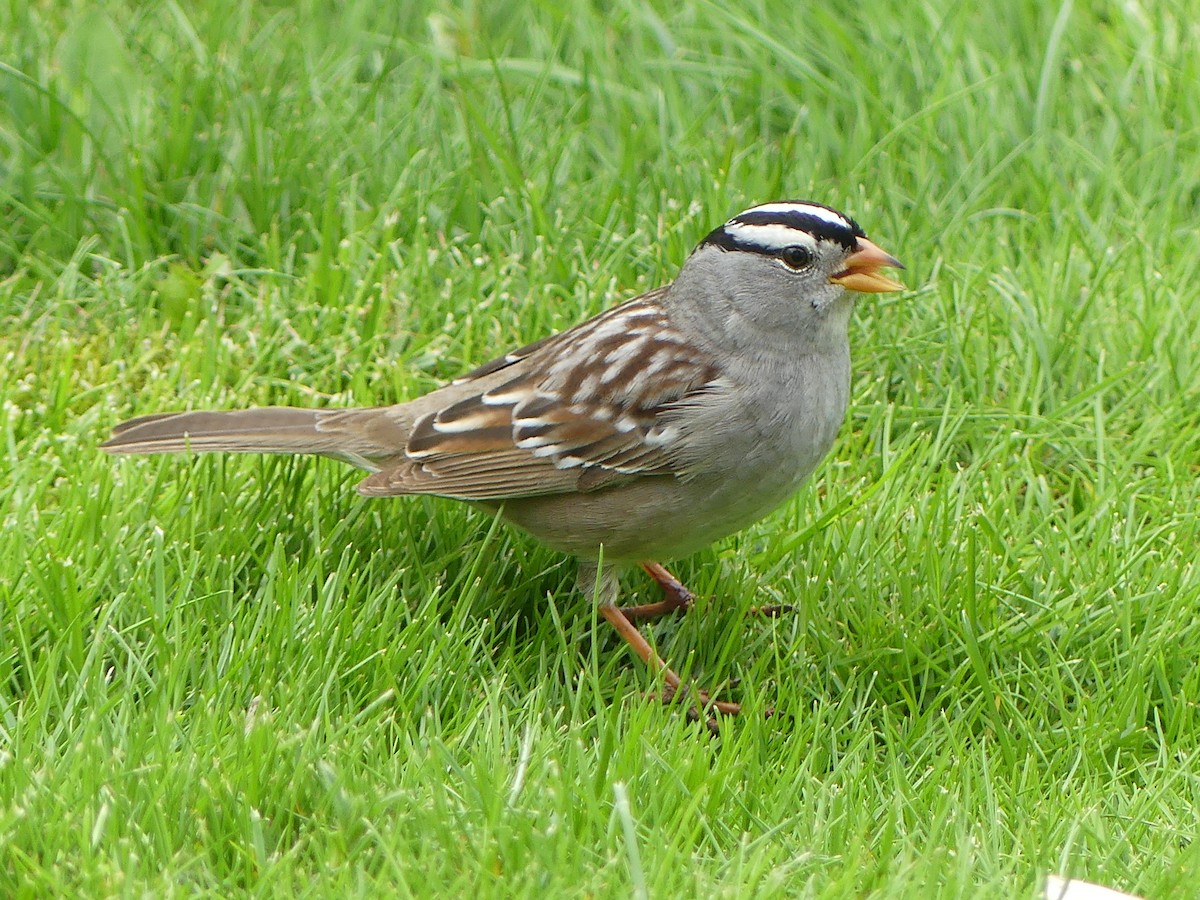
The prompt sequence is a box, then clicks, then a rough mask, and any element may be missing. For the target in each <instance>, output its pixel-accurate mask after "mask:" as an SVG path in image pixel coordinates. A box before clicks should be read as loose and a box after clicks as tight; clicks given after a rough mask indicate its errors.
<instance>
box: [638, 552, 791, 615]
mask: <svg viewBox="0 0 1200 900" xmlns="http://www.w3.org/2000/svg"><path fill="white" fill-rule="evenodd" d="M642 568H643V569H644V570H645V572H646V574H647V575H649V576H650V577H651V578H653V579H654V583H655V584H657V585H658V586H659V587H660V588H662V592H663V598H662V600H660V601H659V602H658V603H644V604H642V605H641V606H622V607H621V612H623V613H624V614H625V618H627V619H628V620H629V621H631V622H642V621H645V620H647V619H657V618H659V617H660V616H665V615H667V614H669V613H673V612H681V613H682V612H687V611H688V610H689V609H691V608H692V604H693V603H695V601H696V595H695V594H693V593H692V592H691V591H689V590H688V589H687V588H686V587H684V586H683V582H682V581H680V580H679V579H678V578H676V577H675V576H674V575H672V574H671V573H670V572H669V571H667V568H666V566H662V565H660V564H658V563H656V562H649V561H647V562H644V563H642ZM795 610H796V608H795V607H794V606H791V605H790V604H788V605H783V606H752V607H750V609H748V610H746V615H748V616H761V617H762V618H764V619H778V618H779V617H780V616H782V615H784V614H785V613H790V612H795Z"/></svg>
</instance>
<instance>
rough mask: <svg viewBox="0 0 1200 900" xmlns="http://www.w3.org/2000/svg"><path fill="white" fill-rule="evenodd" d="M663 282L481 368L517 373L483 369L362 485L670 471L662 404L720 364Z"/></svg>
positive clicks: (574, 479) (418, 489) (448, 486)
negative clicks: (671, 308) (683, 323)
mask: <svg viewBox="0 0 1200 900" xmlns="http://www.w3.org/2000/svg"><path fill="white" fill-rule="evenodd" d="M661 291H662V289H660V290H659V291H653V292H651V293H649V294H644V295H642V296H641V297H638V298H635V299H633V300H630V301H628V302H627V303H624V304H622V305H620V306H617V307H614V308H613V309H611V310H609V311H608V312H606V313H603V314H601V315H599V316H597V317H596V318H594V319H591V320H589V321H587V322H584V323H582V324H581V325H578V326H576V327H575V328H573V329H570V330H569V331H566V332H563V333H562V334H559V335H554V336H552V337H551V338H548V339H546V340H544V341H541V342H538V343H537V344H531V345H529V348H523V351H524V350H526V349H529V350H530V352H529V355H527V356H524V357H520V356H519V355H518V354H520V353H521V352H522V351H517V352H516V353H514V354H510V355H509V357H502V358H501V359H500V360H497V361H495V362H493V363H489V364H488V365H486V366H483V367H481V368H480V369H479V370H476V371H478V372H481V373H483V374H484V375H493V374H494V373H496V372H499V371H501V370H503V369H505V368H508V369H509V370H510V371H511V372H512V375H513V377H512V378H510V379H509V380H507V381H504V382H502V383H500V384H499V385H496V384H495V379H494V378H489V379H488V381H489V382H490V383H491V384H492V385H493V386H492V387H490V388H488V389H486V390H482V391H480V393H478V394H468V395H467V396H466V397H461V395H460V397H459V398H458V399H457V400H456V402H454V403H452V404H450V405H448V406H446V407H444V408H442V409H440V410H438V411H436V412H431V413H429V414H427V415H425V416H424V417H422V418H421V419H419V420H418V421H417V422H416V423H415V424H414V426H413V429H412V432H411V434H410V436H409V440H408V444H407V446H406V448H405V452H406V456H407V457H408V458H407V459H406V460H404V461H403V462H401V463H399V464H398V465H395V466H393V467H389V468H387V469H385V470H384V471H382V472H380V473H378V474H376V475H373V476H371V477H370V478H368V479H367V480H366V481H364V482H363V483H362V484H361V485H360V487H359V489H360V490H361V491H362V492H363V493H369V494H372V495H377V496H378V495H384V494H406V493H429V494H441V495H444V496H450V497H457V498H460V499H468V500H498V499H504V498H509V497H523V496H534V495H537V494H547V493H559V492H563V491H570V490H578V489H581V482H586V483H587V484H594V485H597V486H599V485H601V484H604V483H606V482H607V481H609V479H607V478H603V477H599V476H598V475H597V473H595V472H594V471H592V470H594V469H601V470H605V471H609V472H611V473H613V475H614V477H618V478H619V477H620V476H636V475H646V474H659V473H668V472H671V471H672V470H673V469H672V465H673V463H672V460H673V454H672V452H671V450H672V444H673V441H674V439H675V437H676V436H677V430H676V429H675V428H674V427H673V426H671V425H669V424H667V423H664V422H663V421H662V420H661V419H660V418H659V415H660V413H661V412H663V411H664V408H666V407H669V406H671V405H673V404H675V403H677V402H678V401H680V400H684V399H686V398H687V397H688V396H689V395H692V394H695V393H697V392H702V391H704V390H705V387H706V386H707V385H710V384H712V382H714V381H715V379H716V377H717V369H716V366H715V363H714V361H713V360H712V359H710V358H709V357H707V356H706V355H705V354H703V353H701V352H700V351H698V350H696V349H695V348H694V347H691V346H690V345H689V344H688V343H687V342H686V341H684V340H683V338H682V337H681V336H680V335H679V334H678V333H677V332H675V331H674V329H673V328H671V326H670V324H669V322H668V321H667V318H666V314H665V312H664V311H663V310H662V308H661V307H660V306H659V304H658V303H657V302H656V301H657V300H658V299H659V297H660V296H661ZM510 357H513V358H511V359H510ZM467 383H468V380H467V379H463V380H462V381H460V382H458V383H457V384H459V385H460V386H466V385H467ZM585 476H586V477H585ZM622 480H623V479H622Z"/></svg>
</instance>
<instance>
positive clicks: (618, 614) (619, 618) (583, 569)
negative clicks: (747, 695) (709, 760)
mask: <svg viewBox="0 0 1200 900" xmlns="http://www.w3.org/2000/svg"><path fill="white" fill-rule="evenodd" d="M658 568H660V569H662V567H661V566H659V567H658ZM662 571H663V572H665V573H666V574H667V577H671V576H670V573H669V572H666V569H662ZM597 574H598V573H597V568H596V564H595V563H591V562H583V563H581V564H580V567H579V586H580V588H582V589H583V591H584V592H585V593H588V594H595V593H597V587H598V588H599V600H600V602H599V604H598V607H597V608H598V609H599V610H600V615H602V616H604V618H605V619H607V620H608V621H609V623H610V624H611V625H612V626H613V628H615V629H616V630H617V634H619V635H620V636H621V638H622V639H623V640H624V641H625V643H627V644H628V645H629V646H630V648H631V649H632V650H633V652H634V653H636V654H637V655H638V656H639V657H640V658H641V660H642V662H644V663H645V664H646V665H647V666H649V667H650V669H651V671H654V672H661V673H662V677H663V681H664V682H665V683H666V688H665V690H664V691H663V693H662V697H661V699H662V702H663V703H674V702H675V701H677V700H684V701H689V700H691V701H692V702H690V703H689V708H688V717H689V718H692V719H699V718H707V717H706V716H705V711H708V710H711V711H713V712H717V713H722V714H724V715H730V716H735V715H737V714H738V713H739V712H741V705H740V704H737V703H730V702H728V701H726V700H713V699H711V698H710V697H709V696H708V693H707V692H706V691H694V690H692V689H690V688H689V687H688V686H687V685H685V684H684V683H683V679H681V678H680V677H679V675H678V674H676V673H675V671H674V670H673V669H672V668H671V667H670V666H668V665H667V663H666V661H665V660H663V658H662V657H661V656H659V655H658V654H657V653H655V652H654V648H653V647H651V646H650V643H649V641H647V640H646V638H645V637H643V636H642V633H641V632H640V631H638V630H637V628H636V627H634V624H633V623H632V622H631V621H630V620H629V618H628V616H627V614H626V611H624V610H621V609H620V608H619V607H617V605H616V604H615V603H614V602H613V601H614V600H616V598H617V595H618V594H619V592H620V583H619V582H618V581H617V575H616V573H615V572H614V571H613V570H612V569H605V570H603V571H601V572H600V573H599V583H598V584H597ZM672 580H674V579H672ZM675 583H676V584H679V582H677V581H676V582H675ZM679 586H680V588H683V586H682V585H679ZM685 590H686V589H685ZM689 596H690V595H689ZM677 605H678V604H677ZM707 721H708V725H709V727H710V728H714V727H715V725H716V723H715V721H714V720H712V719H711V718H707Z"/></svg>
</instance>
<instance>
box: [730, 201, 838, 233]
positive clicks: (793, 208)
mask: <svg viewBox="0 0 1200 900" xmlns="http://www.w3.org/2000/svg"><path fill="white" fill-rule="evenodd" d="M757 212H765V213H783V214H785V215H787V214H791V215H802V216H812V217H813V218H814V219H820V220H821V221H822V222H828V223H829V224H830V225H840V226H841V227H843V228H848V229H853V226H852V225H851V224H850V222H849V221H847V220H846V217H845V216H843V215H842V214H841V213H838V212H834V211H833V210H832V209H826V208H825V207H823V206H816V205H814V204H811V203H764V204H762V205H761V206H752V207H750V208H749V209H745V210H742V211H741V212H740V213H738V214H737V215H736V216H734V217H733V218H732V219H730V220H729V221H728V222H726V223H725V224H726V225H732V224H736V223H737V220H738V217H739V216H744V215H746V214H747V213H757Z"/></svg>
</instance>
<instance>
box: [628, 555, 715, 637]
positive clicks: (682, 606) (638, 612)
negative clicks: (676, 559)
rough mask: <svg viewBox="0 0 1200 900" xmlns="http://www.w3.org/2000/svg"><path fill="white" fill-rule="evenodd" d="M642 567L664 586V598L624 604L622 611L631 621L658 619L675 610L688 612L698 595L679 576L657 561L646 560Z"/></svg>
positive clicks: (657, 582)
mask: <svg viewBox="0 0 1200 900" xmlns="http://www.w3.org/2000/svg"><path fill="white" fill-rule="evenodd" d="M642 568H643V569H644V570H645V571H646V574H647V575H649V576H650V577H651V578H653V579H654V582H655V584H657V585H658V586H659V587H660V588H662V592H663V598H662V600H660V601H658V602H657V603H643V604H642V605H641V606H623V607H621V608H620V609H621V612H622V613H623V614H624V616H625V618H626V619H628V620H629V621H630V622H642V621H645V620H646V619H657V618H659V617H660V616H665V615H667V614H669V613H673V612H687V611H688V610H689V609H691V608H692V603H693V602H695V600H696V595H695V594H693V593H692V592H691V591H689V590H688V589H687V588H685V587H684V586H683V582H681V581H680V580H679V579H678V578H676V577H675V576H674V575H672V574H671V573H670V572H668V571H667V570H666V568H665V567H664V566H660V565H659V564H658V563H656V562H648V561H647V562H644V563H642Z"/></svg>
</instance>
